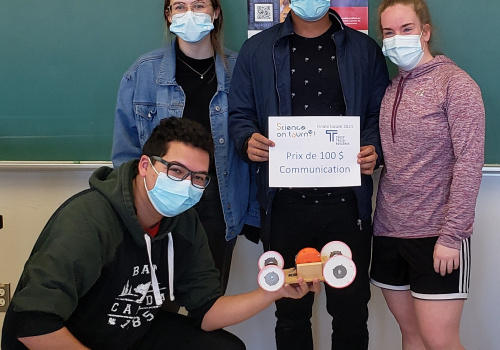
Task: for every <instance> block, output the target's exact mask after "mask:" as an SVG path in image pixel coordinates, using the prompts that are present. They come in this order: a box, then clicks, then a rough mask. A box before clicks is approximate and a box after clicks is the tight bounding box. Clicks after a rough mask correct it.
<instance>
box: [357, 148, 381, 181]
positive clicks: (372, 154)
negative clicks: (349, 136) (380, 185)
mask: <svg viewBox="0 0 500 350" xmlns="http://www.w3.org/2000/svg"><path fill="white" fill-rule="evenodd" d="M377 158H378V155H377V152H376V151H375V146H372V145H368V146H361V151H360V152H359V153H358V164H359V166H360V168H361V174H364V175H371V174H373V170H374V169H375V164H376V163H377Z"/></svg>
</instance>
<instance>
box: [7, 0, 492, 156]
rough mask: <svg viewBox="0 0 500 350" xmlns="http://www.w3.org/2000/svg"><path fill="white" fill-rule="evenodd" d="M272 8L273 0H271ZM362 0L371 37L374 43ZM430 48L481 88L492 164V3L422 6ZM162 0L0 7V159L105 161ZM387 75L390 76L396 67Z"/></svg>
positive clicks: (60, 0) (234, 6)
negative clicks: (123, 95)
mask: <svg viewBox="0 0 500 350" xmlns="http://www.w3.org/2000/svg"><path fill="white" fill-rule="evenodd" d="M221 2H222V8H223V9H224V26H225V34H224V35H225V37H224V40H225V44H226V46H227V47H229V48H230V49H233V50H235V51H238V50H239V48H240V46H241V44H242V43H243V41H244V40H245V39H246V37H247V28H246V26H247V0H221ZM270 2H271V0H270ZM379 3H380V0H370V1H369V8H370V35H371V36H373V37H375V38H377V35H378V34H377V31H376V29H375V28H376V25H377V24H376V22H377V21H376V9H377V6H378V4H379ZM428 4H429V7H430V9H431V12H432V15H433V21H434V26H435V32H434V37H433V41H434V48H435V49H437V50H439V51H441V52H443V53H444V54H446V55H448V56H449V57H450V58H451V59H453V60H454V61H455V62H456V63H457V64H458V65H459V66H460V67H462V68H463V69H465V70H466V71H467V72H468V73H469V74H470V75H471V76H472V77H473V78H474V79H475V80H476V81H477V83H478V84H479V86H480V87H481V90H482V93H483V99H484V102H485V105H486V130H487V131H486V152H485V160H486V163H489V164H500V153H499V152H495V150H497V149H500V137H498V136H497V135H498V134H500V103H499V102H498V100H499V99H497V98H495V97H494V94H495V93H496V92H497V91H500V82H499V81H500V70H499V63H498V57H500V45H498V39H497V38H496V33H497V32H499V31H500V24H499V22H498V21H497V20H496V19H495V16H494V15H492V14H495V13H498V12H499V10H500V2H498V1H497V0H482V1H480V2H476V3H471V2H470V1H466V0H454V1H453V2H450V1H442V0H428ZM162 11H163V1H162V0H121V1H117V0H104V1H103V0H87V1H83V2H75V1H68V0H43V1H38V0H2V1H0V160H13V161H23V160H42V161H43V160H70V161H79V160H81V161H84V160H87V161H92V160H109V157H110V152H111V143H112V135H113V118H114V108H115V101H116V93H117V90H118V84H119V81H120V79H121V76H122V74H123V72H124V71H125V70H126V69H127V68H128V67H129V66H130V65H131V64H132V62H133V61H134V60H135V59H136V58H137V57H138V56H139V55H141V54H143V53H146V52H148V51H150V50H153V49H155V48H157V47H159V46H161V45H162V44H163V43H164V40H165V39H164V22H163V15H162ZM391 71H392V72H395V70H394V67H391Z"/></svg>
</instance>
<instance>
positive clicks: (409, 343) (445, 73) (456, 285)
mask: <svg viewBox="0 0 500 350" xmlns="http://www.w3.org/2000/svg"><path fill="white" fill-rule="evenodd" d="M379 20H380V27H381V30H382V34H383V49H382V51H383V52H384V54H385V55H386V56H387V57H388V58H389V59H390V60H391V61H392V62H393V63H395V64H396V65H397V66H398V68H399V74H398V75H397V76H396V77H395V78H394V79H393V80H392V82H391V84H390V85H389V86H388V88H387V90H386V94H385V97H384V99H383V101H382V105H381V109H380V134H381V140H382V150H383V157H384V167H383V170H382V174H381V178H380V184H379V190H378V195H377V206H376V211H375V217H374V240H373V258H372V268H371V281H372V283H373V284H374V285H376V286H378V287H380V288H382V292H383V295H384V297H385V300H386V302H387V305H388V306H389V309H390V310H391V312H392V314H393V315H394V317H395V318H396V320H397V322H398V324H399V326H400V329H401V332H402V342H403V349H405V350H410V349H411V350H415V349H427V350H430V349H440V350H442V349H453V350H455V349H464V347H463V346H462V344H461V342H460V335H459V326H460V318H461V314H462V309H463V305H464V301H465V299H466V298H467V295H468V289H469V277H470V236H471V234H472V226H473V222H474V210H475V205H476V199H477V195H478V191H479V185H480V183H481V176H482V167H483V162H484V159H483V154H484V125H485V112H484V105H483V101H482V98H481V92H480V89H479V87H478V86H477V84H476V83H475V82H474V80H473V79H472V78H471V77H470V76H469V75H468V74H467V73H466V72H464V71H463V70H462V69H460V68H459V67H457V65H456V64H455V63H453V61H452V60H450V59H449V58H448V57H446V56H443V55H433V54H432V52H431V50H430V48H429V43H430V40H431V34H432V26H431V20H430V13H429V9H428V7H427V4H426V3H425V1H424V0H383V1H382V3H381V5H380V7H379Z"/></svg>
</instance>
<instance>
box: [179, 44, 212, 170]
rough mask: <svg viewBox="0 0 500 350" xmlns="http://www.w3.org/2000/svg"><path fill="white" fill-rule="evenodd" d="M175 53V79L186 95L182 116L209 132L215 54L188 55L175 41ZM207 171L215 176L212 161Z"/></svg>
mask: <svg viewBox="0 0 500 350" xmlns="http://www.w3.org/2000/svg"><path fill="white" fill-rule="evenodd" d="M175 54H176V57H177V58H176V63H175V64H176V69H175V79H176V81H177V84H179V85H180V86H181V88H182V90H183V91H184V94H185V95H186V104H185V106H184V112H183V114H182V117H183V118H187V119H191V120H194V121H196V122H198V123H200V124H201V125H202V126H203V127H205V129H207V131H208V132H210V133H211V132H212V128H211V126H210V101H211V100H212V98H213V97H214V95H215V93H216V92H217V76H216V73H215V56H214V57H210V58H206V59H201V60H198V59H195V58H191V57H188V56H186V55H185V54H184V53H183V52H182V51H181V50H180V49H179V45H178V44H177V43H176V45H175ZM202 77H203V78H202ZM209 172H210V174H211V175H212V178H213V176H215V164H214V162H212V163H211V164H210V169H209Z"/></svg>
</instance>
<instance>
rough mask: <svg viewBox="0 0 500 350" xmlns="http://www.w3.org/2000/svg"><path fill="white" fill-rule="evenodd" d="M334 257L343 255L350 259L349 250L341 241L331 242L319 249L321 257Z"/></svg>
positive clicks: (350, 253)
mask: <svg viewBox="0 0 500 350" xmlns="http://www.w3.org/2000/svg"><path fill="white" fill-rule="evenodd" d="M335 255H344V256H346V257H348V258H349V259H352V252H351V248H349V246H348V245H347V244H345V243H344V242H341V241H331V242H329V243H327V244H325V246H324V247H323V249H321V256H322V257H326V258H327V259H330V258H331V257H333V256H335Z"/></svg>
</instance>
